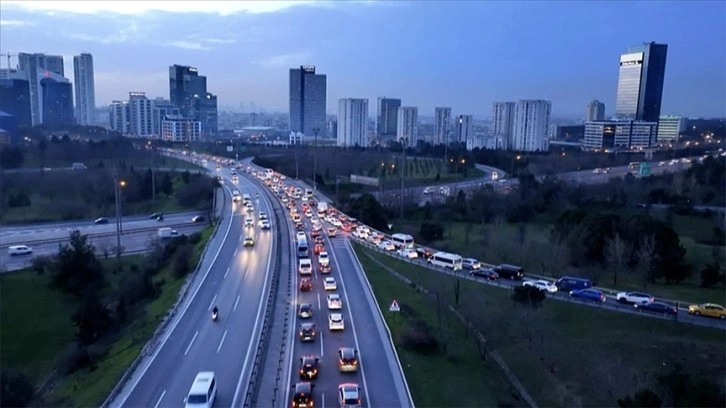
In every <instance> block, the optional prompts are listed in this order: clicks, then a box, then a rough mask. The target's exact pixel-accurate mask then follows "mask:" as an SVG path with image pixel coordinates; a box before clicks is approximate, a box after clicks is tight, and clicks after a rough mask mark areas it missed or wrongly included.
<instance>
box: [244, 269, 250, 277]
mask: <svg viewBox="0 0 726 408" xmlns="http://www.w3.org/2000/svg"><path fill="white" fill-rule="evenodd" d="M249 273H250V268H247V269H245V274H244V278H245V279H247V274H249Z"/></svg>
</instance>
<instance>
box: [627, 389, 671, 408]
mask: <svg viewBox="0 0 726 408" xmlns="http://www.w3.org/2000/svg"><path fill="white" fill-rule="evenodd" d="M662 406H663V401H661V400H660V398H659V397H658V395H657V394H656V393H654V392H653V391H651V390H649V389H647V388H643V389H640V390H638V391H636V392H635V394H634V395H633V396H632V397H630V396H627V397H625V398H623V399H618V407H620V408H660V407H662Z"/></svg>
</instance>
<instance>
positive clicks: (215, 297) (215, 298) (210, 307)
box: [207, 294, 217, 311]
mask: <svg viewBox="0 0 726 408" xmlns="http://www.w3.org/2000/svg"><path fill="white" fill-rule="evenodd" d="M215 300H217V295H216V294H215V295H214V297H213V298H212V303H210V304H209V307H208V308H207V311H210V310H212V306H214V301H215Z"/></svg>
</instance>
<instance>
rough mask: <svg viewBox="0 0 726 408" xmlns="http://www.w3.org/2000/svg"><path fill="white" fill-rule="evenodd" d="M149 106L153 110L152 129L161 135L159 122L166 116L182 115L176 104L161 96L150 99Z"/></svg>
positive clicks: (156, 134) (157, 134)
mask: <svg viewBox="0 0 726 408" xmlns="http://www.w3.org/2000/svg"><path fill="white" fill-rule="evenodd" d="M151 106H152V110H153V126H152V127H153V130H154V135H155V136H159V137H161V122H163V121H164V119H166V117H167V116H173V117H178V116H182V114H181V110H180V109H179V108H177V107H176V106H174V105H172V104H171V102H170V101H168V100H165V99H163V98H156V99H154V100H153V101H151ZM182 117H183V116H182ZM200 123H201V122H200Z"/></svg>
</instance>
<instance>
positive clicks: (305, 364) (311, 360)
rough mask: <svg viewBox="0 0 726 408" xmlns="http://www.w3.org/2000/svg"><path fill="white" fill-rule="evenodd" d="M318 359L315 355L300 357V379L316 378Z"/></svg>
mask: <svg viewBox="0 0 726 408" xmlns="http://www.w3.org/2000/svg"><path fill="white" fill-rule="evenodd" d="M318 361H320V359H319V358H317V357H316V356H302V357H300V379H301V380H314V379H316V378H318Z"/></svg>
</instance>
